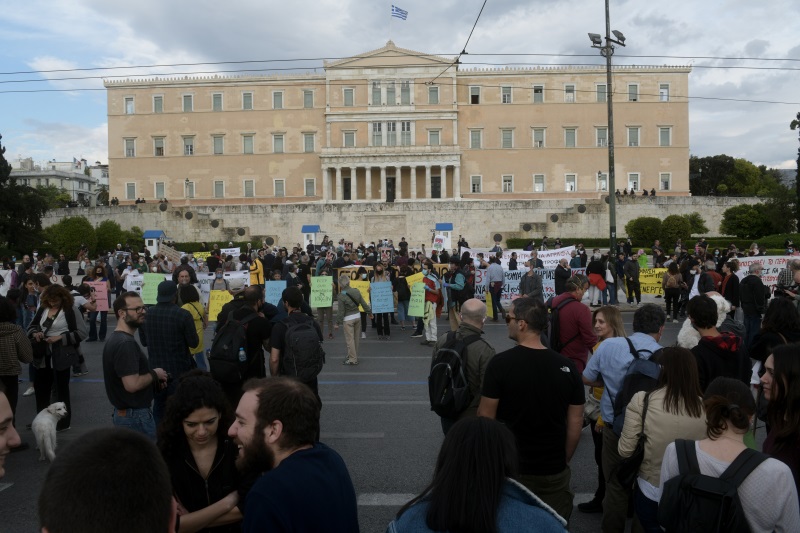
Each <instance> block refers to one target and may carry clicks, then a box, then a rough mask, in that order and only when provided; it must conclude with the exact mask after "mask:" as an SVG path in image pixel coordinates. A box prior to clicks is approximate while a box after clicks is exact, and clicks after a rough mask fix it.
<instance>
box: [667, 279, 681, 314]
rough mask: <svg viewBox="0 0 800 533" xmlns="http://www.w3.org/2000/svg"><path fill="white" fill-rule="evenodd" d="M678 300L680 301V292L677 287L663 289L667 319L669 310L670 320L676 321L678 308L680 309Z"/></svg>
mask: <svg viewBox="0 0 800 533" xmlns="http://www.w3.org/2000/svg"><path fill="white" fill-rule="evenodd" d="M680 299H681V290H680V289H679V288H677V287H675V288H669V289H664V301H665V302H666V303H667V318H669V315H670V309H672V319H673V320H677V319H678V308H679V307H680V304H679V302H680Z"/></svg>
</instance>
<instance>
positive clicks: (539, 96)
mask: <svg viewBox="0 0 800 533" xmlns="http://www.w3.org/2000/svg"><path fill="white" fill-rule="evenodd" d="M542 102H544V85H534V86H533V103H534V104H541V103H542Z"/></svg>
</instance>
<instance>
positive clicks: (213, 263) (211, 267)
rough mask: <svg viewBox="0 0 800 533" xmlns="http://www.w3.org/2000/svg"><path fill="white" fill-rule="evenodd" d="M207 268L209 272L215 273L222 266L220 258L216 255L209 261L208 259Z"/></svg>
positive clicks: (209, 258) (209, 257)
mask: <svg viewBox="0 0 800 533" xmlns="http://www.w3.org/2000/svg"><path fill="white" fill-rule="evenodd" d="M206 266H207V267H208V271H209V272H214V271H215V270H217V269H218V268H219V266H220V262H219V257H217V256H216V255H213V254H212V255H209V256H208V259H206Z"/></svg>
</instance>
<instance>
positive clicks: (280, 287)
mask: <svg viewBox="0 0 800 533" xmlns="http://www.w3.org/2000/svg"><path fill="white" fill-rule="evenodd" d="M264 289H265V290H264V300H265V301H266V302H267V303H268V304H272V305H278V302H280V301H281V298H282V297H283V291H284V290H285V289H286V280H284V279H280V280H270V281H267V283H266V284H265V285H264ZM312 293H313V291H312Z"/></svg>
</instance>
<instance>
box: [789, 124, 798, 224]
mask: <svg viewBox="0 0 800 533" xmlns="http://www.w3.org/2000/svg"><path fill="white" fill-rule="evenodd" d="M789 127H790V128H791V129H792V130H797V135H798V137H800V113H798V114H797V118H796V119H795V120H793V121H792V122H791V123H790V124H789ZM794 189H795V202H794V209H795V211H794V218H795V220H797V221H798V222H800V148H798V149H797V174H796V175H795V180H794Z"/></svg>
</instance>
